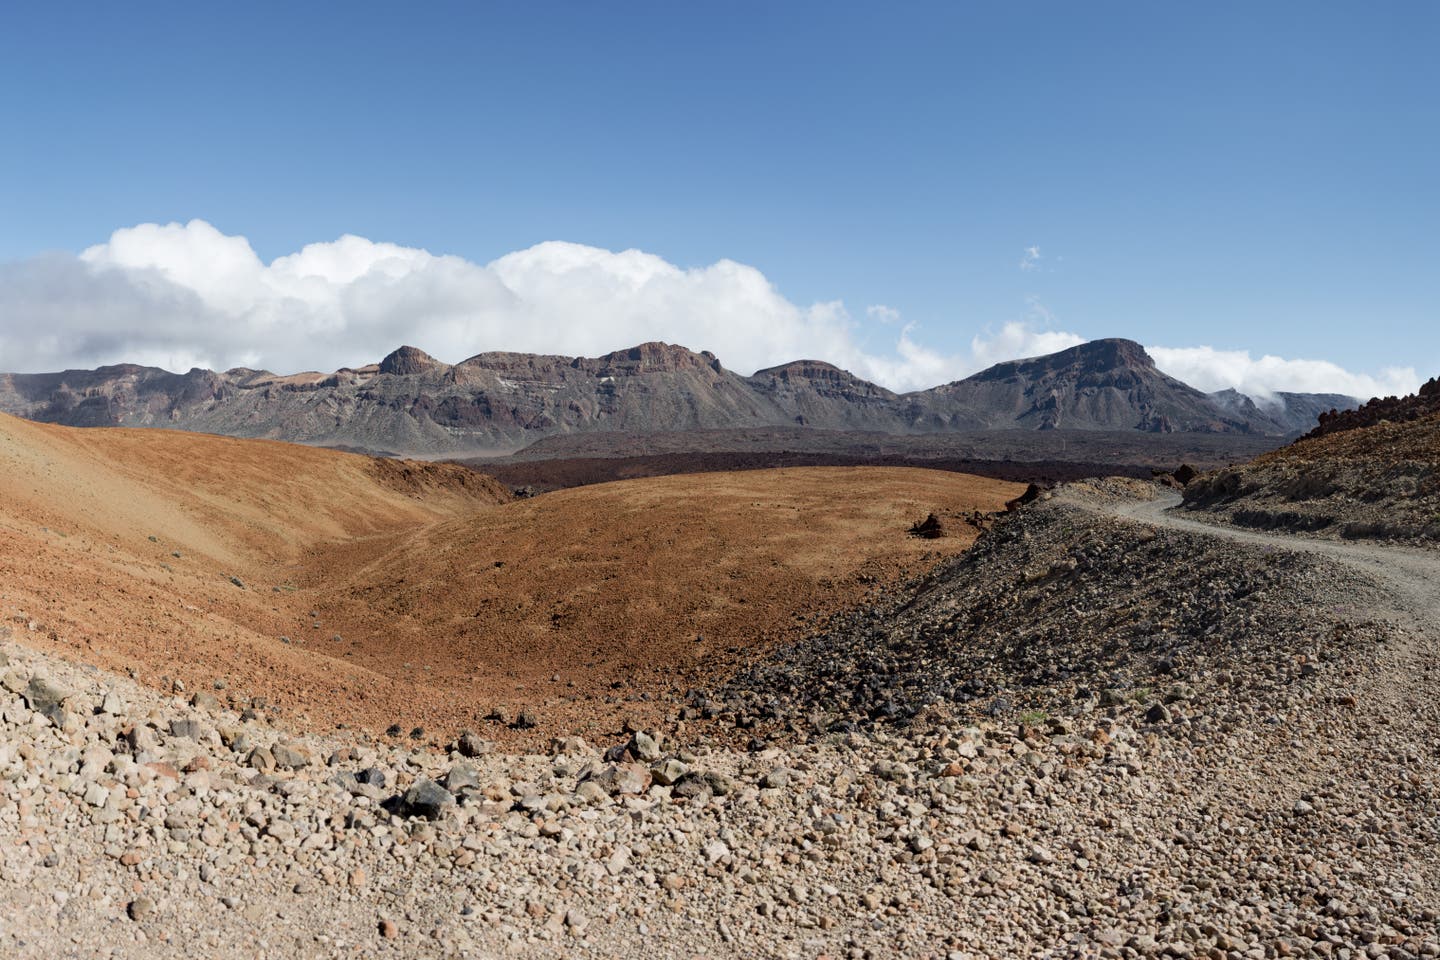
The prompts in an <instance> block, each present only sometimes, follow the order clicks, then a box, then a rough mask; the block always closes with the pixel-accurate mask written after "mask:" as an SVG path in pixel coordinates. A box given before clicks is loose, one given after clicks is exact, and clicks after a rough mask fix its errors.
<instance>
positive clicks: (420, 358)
mask: <svg viewBox="0 0 1440 960" xmlns="http://www.w3.org/2000/svg"><path fill="white" fill-rule="evenodd" d="M440 366H444V364H442V363H441V362H440V361H439V360H436V359H435V358H434V357H432V356H430V354H428V353H426V352H425V351H424V350H421V349H420V348H419V347H410V346H404V347H400V348H399V349H396V350H393V351H391V352H390V354H389V355H387V356H386V357H385V359H384V360H381V361H380V372H381V373H388V374H393V375H394V376H397V377H408V376H411V375H413V374H417V373H425V372H426V371H427V370H433V369H435V368H436V367H440Z"/></svg>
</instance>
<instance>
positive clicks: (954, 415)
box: [916, 340, 1284, 433]
mask: <svg viewBox="0 0 1440 960" xmlns="http://www.w3.org/2000/svg"><path fill="white" fill-rule="evenodd" d="M916 396H917V409H923V410H924V415H923V416H922V418H920V419H918V420H917V424H924V425H925V426H928V427H929V428H930V429H942V428H948V429H959V428H965V429H980V428H992V429H993V428H998V427H1012V426H1024V427H1031V428H1033V429H1036V430H1056V429H1068V430H1117V429H1119V430H1144V431H1147V432H1150V433H1174V432H1200V433H1269V432H1280V433H1283V432H1284V431H1278V430H1273V429H1267V428H1270V427H1271V424H1269V423H1268V422H1267V421H1265V420H1263V419H1260V418H1256V417H1251V416H1247V415H1245V414H1243V413H1239V412H1232V411H1228V410H1226V409H1224V408H1222V407H1220V406H1218V405H1217V404H1215V403H1214V402H1213V401H1212V400H1211V399H1210V398H1209V397H1208V396H1206V395H1205V394H1204V393H1201V392H1200V391H1199V390H1196V389H1195V388H1194V387H1191V386H1188V385H1186V384H1184V383H1181V382H1180V381H1179V380H1176V379H1175V378H1174V377H1170V376H1167V375H1166V374H1163V373H1161V372H1160V371H1159V370H1157V369H1156V368H1155V361H1154V360H1152V359H1151V358H1150V355H1149V354H1148V353H1146V352H1145V348H1144V347H1142V346H1140V344H1138V343H1135V342H1133V341H1131V340H1094V341H1091V342H1090V343H1083V344H1081V345H1080V346H1078V347H1071V348H1070V349H1068V350H1062V351H1060V352H1059V353H1053V354H1050V355H1048V356H1044V357H1035V358H1032V359H1028V360H1012V361H1009V362H1007V363H1000V364H996V365H995V366H993V367H991V368H989V369H988V370H983V371H981V372H980V373H977V374H975V375H974V376H973V377H968V378H966V379H964V380H959V381H956V382H955V383H949V384H946V385H944V386H941V387H936V388H934V389H933V390H927V391H925V392H923V393H921V394H918V395H916Z"/></svg>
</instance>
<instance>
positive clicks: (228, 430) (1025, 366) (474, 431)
mask: <svg viewBox="0 0 1440 960" xmlns="http://www.w3.org/2000/svg"><path fill="white" fill-rule="evenodd" d="M1232 393H1233V396H1232V395H1231V394H1232ZM1337 401H1343V402H1344V405H1343V406H1342V405H1341V404H1340V403H1339V402H1337ZM1357 404H1358V401H1355V400H1353V399H1351V398H1346V397H1338V396H1336V395H1327V394H1277V395H1276V396H1275V399H1274V400H1273V401H1272V402H1271V403H1270V404H1269V405H1268V406H1266V407H1262V406H1260V405H1257V404H1256V403H1255V402H1254V401H1253V400H1251V399H1250V398H1249V397H1246V396H1244V395H1243V394H1238V393H1234V392H1233V391H1232V392H1229V393H1227V392H1225V391H1221V392H1220V393H1218V394H1206V393H1203V392H1202V391H1200V390H1197V389H1195V388H1194V387H1191V386H1189V385H1188V384H1185V383H1183V382H1181V381H1179V380H1177V379H1175V378H1173V377H1170V376H1168V375H1167V374H1165V373H1163V372H1162V371H1160V370H1159V369H1158V368H1157V367H1156V366H1155V363H1154V360H1153V359H1152V358H1151V357H1150V355H1149V354H1148V353H1147V352H1146V351H1145V348H1144V347H1143V346H1141V345H1140V344H1138V343H1136V342H1134V341H1131V340H1123V339H1113V338H1112V339H1102V340H1094V341H1090V342H1088V343H1084V344H1080V345H1078V346H1075V347H1071V348H1068V349H1066V350H1062V351H1059V352H1057V353H1053V354H1047V355H1044V356H1040V357H1030V358H1024V359H1019V360H1010V361H1005V362H1003V363H999V364H995V365H994V366H991V367H989V368H986V369H985V370H982V371H980V372H978V373H976V374H974V375H972V376H969V377H966V378H963V379H960V380H955V381H951V382H949V383H945V384H941V385H939V386H936V387H931V388H929V389H927V390H917V391H911V392H909V393H895V392H894V391H891V390H888V389H886V388H885V387H882V386H880V385H878V384H875V383H871V382H870V381H867V380H864V379H862V378H860V377H857V376H855V375H854V374H853V373H850V372H849V371H847V370H844V369H842V368H840V367H838V366H836V365H834V364H831V363H828V362H825V361H821V360H809V359H806V360H795V361H791V362H789V363H784V364H779V365H776V366H773V367H767V368H764V369H762V370H757V371H756V372H755V373H753V374H751V375H750V376H748V377H747V376H743V375H741V374H738V373H736V372H734V371H732V370H729V369H728V368H726V367H725V366H724V365H723V364H722V363H721V361H720V359H719V358H718V357H716V356H715V355H714V354H713V353H710V352H709V351H700V352H696V351H693V350H690V349H688V348H686V347H683V346H679V345H675V344H669V343H663V342H658V341H652V342H647V343H642V344H637V345H635V346H633V347H629V348H625V349H622V350H615V351H611V352H610V353H607V354H604V355H602V356H599V357H567V356H562V355H548V354H528V353H514V352H506V351H490V352H484V353H478V354H475V355H473V356H471V357H468V358H466V359H465V360H462V361H460V362H459V363H456V364H447V363H445V362H443V361H441V360H437V359H436V358H434V357H432V356H431V355H430V354H428V353H426V352H425V351H424V350H421V349H420V348H418V347H414V346H410V345H403V346H400V347H398V348H396V349H395V350H393V351H391V352H390V353H389V354H387V355H386V356H385V357H383V358H381V360H380V361H379V362H378V363H373V364H367V365H365V366H361V367H358V368H350V367H342V368H340V369H339V370H336V371H334V372H332V373H322V372H319V371H304V372H300V373H294V374H276V373H272V372H270V371H268V370H253V369H250V368H243V367H241V368H233V369H231V370H226V371H223V372H216V371H212V370H204V369H200V368H193V369H191V370H189V371H187V372H186V373H172V372H170V371H166V370H162V369H159V368H156V367H145V366H141V365H138V364H112V365H108V366H104V367H99V368H96V369H95V370H66V371H61V372H58V373H40V374H0V412H5V413H11V414H14V415H18V416H23V417H27V418H29V419H33V420H39V421H42V422H50V423H60V424H67V425H71V426H141V427H144V426H149V427H170V428H176V429H185V430H196V431H201V432H207V433H220V434H229V435H233V436H241V437H264V438H270V439H280V440H292V441H297V442H302V443H310V444H317V445H331V446H334V445H347V446H355V447H362V448H372V449H387V450H398V451H403V452H405V453H407V454H431V455H448V454H478V453H484V452H496V451H503V450H511V449H516V448H518V447H520V446H524V445H526V444H528V443H531V442H533V441H535V440H538V439H541V438H543V437H547V436H553V435H558V434H569V433H581V432H611V431H629V432H638V433H644V432H654V431H668V430H691V429H695V430H699V429H734V428H751V427H771V426H786V427H815V428H823V429H832V430H864V431H879V432H884V433H893V434H930V433H948V432H954V431H958V430H991V429H1015V428H1025V429H1036V430H1082V431H1086V430H1089V431H1093V430H1138V431H1144V432H1151V433H1171V432H1194V433H1228V434H1251V435H1258V436H1275V437H1285V436H1289V435H1298V434H1299V433H1301V432H1303V431H1304V430H1305V429H1306V428H1307V427H1309V426H1312V425H1313V424H1314V422H1315V419H1314V418H1315V417H1316V416H1317V415H1318V413H1322V412H1328V411H1329V410H1331V409H1348V408H1352V407H1354V406H1356V405H1357Z"/></svg>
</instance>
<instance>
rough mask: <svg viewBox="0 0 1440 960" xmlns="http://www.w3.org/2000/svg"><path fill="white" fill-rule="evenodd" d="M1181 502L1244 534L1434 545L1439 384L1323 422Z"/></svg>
mask: <svg viewBox="0 0 1440 960" xmlns="http://www.w3.org/2000/svg"><path fill="white" fill-rule="evenodd" d="M1185 503H1186V506H1187V507H1189V508H1190V509H1191V510H1196V511H1203V512H1205V513H1208V514H1212V515H1215V516H1218V517H1223V518H1224V519H1226V520H1228V521H1229V522H1231V523H1235V524H1239V525H1241V526H1247V527H1258V528H1263V529H1285V530H1298V531H1307V532H1311V533H1317V534H1319V535H1322V536H1330V537H1343V538H1348V539H1356V538H1384V539H1400V540H1412V541H1416V542H1420V543H1425V544H1430V545H1434V544H1436V543H1440V380H1431V381H1430V382H1429V383H1427V384H1426V385H1425V386H1424V387H1422V388H1421V389H1420V392H1419V393H1417V394H1414V395H1412V396H1409V397H1386V398H1383V399H1376V400H1372V401H1370V402H1369V403H1367V404H1365V405H1364V406H1363V407H1360V408H1359V409H1358V410H1352V411H1348V412H1340V413H1335V414H1327V415H1324V416H1322V417H1321V418H1320V425H1319V426H1318V427H1317V428H1316V429H1315V430H1313V431H1311V433H1309V434H1308V435H1307V436H1305V437H1304V438H1302V439H1300V440H1298V441H1296V442H1295V443H1292V444H1290V445H1289V446H1287V447H1283V448H1281V449H1279V450H1276V451H1273V452H1270V453H1266V454H1262V455H1261V456H1259V457H1257V458H1256V459H1255V460H1253V461H1251V462H1250V463H1247V464H1245V465H1243V466H1239V467H1231V468H1226V469H1223V470H1219V471H1215V472H1212V473H1208V474H1205V475H1203V476H1201V477H1199V478H1197V479H1196V480H1194V481H1193V482H1191V483H1190V485H1189V486H1187V487H1186V489H1185Z"/></svg>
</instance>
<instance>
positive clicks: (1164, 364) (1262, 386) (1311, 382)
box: [1146, 347, 1420, 402]
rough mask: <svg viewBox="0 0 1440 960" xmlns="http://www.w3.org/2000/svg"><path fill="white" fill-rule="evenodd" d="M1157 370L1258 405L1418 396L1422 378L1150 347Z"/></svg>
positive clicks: (1240, 353) (1408, 371)
mask: <svg viewBox="0 0 1440 960" xmlns="http://www.w3.org/2000/svg"><path fill="white" fill-rule="evenodd" d="M1146 349H1147V350H1148V351H1149V352H1150V356H1152V357H1154V358H1155V366H1157V367H1159V368H1160V369H1161V370H1163V371H1164V372H1166V373H1168V374H1170V376H1172V377H1175V378H1176V379H1178V380H1183V381H1185V382H1186V383H1188V384H1190V385H1191V386H1193V387H1196V388H1198V389H1200V390H1204V391H1206V392H1209V393H1213V392H1214V391H1216V390H1226V389H1232V390H1238V391H1240V392H1241V393H1244V394H1249V395H1250V396H1252V397H1254V398H1255V399H1257V400H1259V401H1262V402H1263V401H1265V400H1269V399H1271V398H1272V397H1273V396H1274V394H1275V393H1277V392H1281V391H1285V392H1289V393H1343V394H1345V395H1347V396H1351V397H1360V398H1361V399H1364V400H1368V399H1369V398H1371V397H1383V396H1391V395H1395V396H1400V395H1403V394H1407V393H1414V392H1415V391H1416V390H1417V389H1419V387H1420V377H1419V376H1418V375H1417V374H1416V372H1415V368H1414V367H1390V368H1387V369H1385V370H1382V371H1381V372H1380V374H1379V375H1378V376H1370V375H1368V374H1362V373H1351V372H1350V371H1349V370H1346V369H1345V368H1343V367H1341V366H1339V365H1337V364H1334V363H1330V362H1329V361H1328V360H1286V359H1284V358H1282V357H1276V356H1271V355H1268V354H1267V355H1265V356H1263V357H1260V358H1259V359H1256V358H1254V357H1252V356H1251V355H1250V352H1249V351H1248V350H1216V349H1215V348H1214V347H1147V348H1146Z"/></svg>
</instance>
